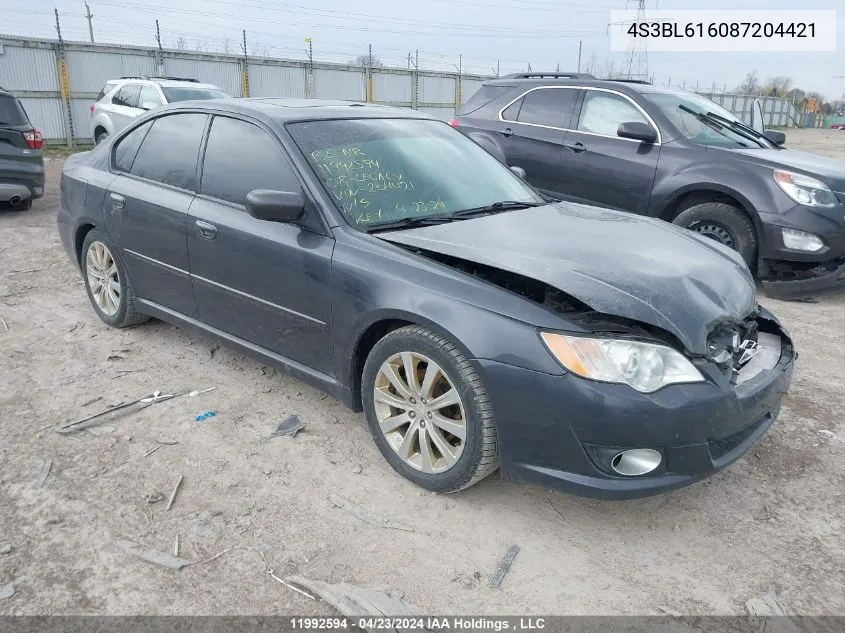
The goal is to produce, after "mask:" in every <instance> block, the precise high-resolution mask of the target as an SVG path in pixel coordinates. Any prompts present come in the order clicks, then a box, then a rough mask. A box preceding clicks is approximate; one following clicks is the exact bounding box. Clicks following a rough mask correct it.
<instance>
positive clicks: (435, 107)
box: [0, 35, 486, 142]
mask: <svg viewBox="0 0 845 633" xmlns="http://www.w3.org/2000/svg"><path fill="white" fill-rule="evenodd" d="M0 41H2V42H3V51H4V54H3V55H0V85H2V86H5V87H6V88H9V89H11V90H13V91H15V92H16V93H17V94H18V95H19V97H21V101H22V102H23V104H24V107H25V108H26V110H27V112H28V113H29V117H30V119H31V120H32V122H33V124H34V125H35V126H36V127H38V128H39V129H40V130H41V132H42V133H43V134H44V137H45V138H46V139H48V140H51V141H62V142H64V141H65V140H66V139H67V137H68V133H69V132H68V127H69V126H70V125H72V126H73V137H74V139H75V140H76V141H83V142H88V141H90V140H91V129H90V113H89V106H90V105H91V103H92V102H93V100H94V99H95V98H96V96H97V94H98V93H99V91H100V89H101V88H102V86H103V84H104V83H105V82H106V81H108V80H109V79H117V78H119V77H130V76H131V77H145V76H154V75H157V74H158V73H160V72H161V70H160V68H161V66H163V68H164V74H166V75H170V76H177V77H192V78H195V79H199V80H200V81H203V82H207V83H213V84H216V85H218V86H220V87H221V88H223V90H225V91H226V92H228V93H229V94H231V95H233V96H243V95H242V93H241V91H242V87H241V86H242V76H241V73H242V68H243V67H244V63H243V60H242V59H240V58H239V57H237V56H234V55H217V54H212V53H199V52H187V51H174V50H165V51H162V52H160V51H159V50H158V49H156V48H146V47H138V46H119V45H100V44H97V45H92V44H85V43H82V42H65V59H66V62H67V69H68V78H69V90H70V92H69V94H68V97H69V100H70V114H71V119H70V120H68V117H67V113H66V109H65V108H64V107H63V106H62V101H61V94H60V85H59V79H58V66H57V60H58V43H57V42H56V41H54V40H40V39H32V38H23V37H17V36H4V35H0ZM246 66H247V68H248V72H249V89H250V95H251V96H254V97H281V98H285V97H295V98H302V97H307V96H309V95H308V93H307V86H308V84H309V82H308V74H309V64H308V63H307V62H305V61H300V60H268V59H265V58H249V59H248V60H247V64H246ZM456 79H457V77H456V73H438V72H429V71H425V72H423V71H421V72H419V73H417V72H416V71H411V70H407V69H404V68H390V69H388V68H380V69H375V70H373V71H372V81H373V94H372V99H373V101H374V102H376V103H390V104H393V105H402V106H409V107H415V106H417V107H419V109H420V110H423V111H425V112H429V113H431V114H433V115H434V116H437V117H439V118H442V119H449V118H451V117H452V115H453V114H454V112H455V97H456V90H455V86H456ZM485 79H486V78H484V77H480V76H477V75H470V76H467V75H464V76H463V77H462V80H461V82H462V85H461V97H462V101H466V100H467V99H469V97H471V96H472V95H473V94H474V93H475V91H476V90H477V89H478V87H479V86H480V85H481V84H482V83H483V82H484V81H485ZM311 85H312V87H313V94H312V95H311V96H314V97H317V98H323V99H344V100H350V101H365V100H366V99H367V72H366V70H365V69H362V68H357V67H352V66H346V65H343V64H324V63H319V64H315V66H314V68H313V78H312V82H311Z"/></svg>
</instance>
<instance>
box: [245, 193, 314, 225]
mask: <svg viewBox="0 0 845 633" xmlns="http://www.w3.org/2000/svg"><path fill="white" fill-rule="evenodd" d="M304 211H305V200H304V199H303V198H302V194H301V193H298V192H297V193H292V192H290V191H272V190H270V189H256V190H255V191H250V192H249V193H248V194H247V196H246V212H247V213H249V214H250V215H251V216H252V217H254V218H256V219H258V220H267V221H269V222H293V221H295V220H298V219H299V218H301V217H302V214H303V213H304Z"/></svg>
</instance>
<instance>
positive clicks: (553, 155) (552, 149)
mask: <svg viewBox="0 0 845 633" xmlns="http://www.w3.org/2000/svg"><path fill="white" fill-rule="evenodd" d="M579 94H580V89H578V88H574V87H563V86H559V87H554V86H544V87H542V88H534V89H533V90H530V91H528V92H527V93H525V94H524V95H523V96H521V97H520V98H518V99H516V100H515V101H513V102H512V103H511V104H510V105H508V106H507V107H505V108H504V109H503V110H502V111H501V113H500V114H499V119H500V122H499V126H500V128H499V130H498V132H499V134H500V135H501V137H502V138H501V141H500V147H502V149H503V150H504V152H505V157H506V161H507V164H508V166H518V167H522V168H523V169H524V170H525V175H526V179H527V180H528V182H530V183H531V184H532V185H534V186H535V187H537V188H538V189H541V190H543V191H545V192H547V193H551V194H555V193H556V192H557V187H558V171H559V169H560V160H561V154H562V151H563V147H562V146H563V140H564V136H565V134H566V132H565V128H566V126H567V125H569V120H570V118H571V116H572V111H573V109H574V107H575V103H576V101H577V98H578V95H579Z"/></svg>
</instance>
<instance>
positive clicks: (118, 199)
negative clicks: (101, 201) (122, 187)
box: [109, 193, 126, 209]
mask: <svg viewBox="0 0 845 633" xmlns="http://www.w3.org/2000/svg"><path fill="white" fill-rule="evenodd" d="M109 197H110V198H111V206H112V207H113V208H115V209H122V208H123V207H124V206H125V205H126V198H124V197H123V196H121V195H120V194H119V193H112V194H109Z"/></svg>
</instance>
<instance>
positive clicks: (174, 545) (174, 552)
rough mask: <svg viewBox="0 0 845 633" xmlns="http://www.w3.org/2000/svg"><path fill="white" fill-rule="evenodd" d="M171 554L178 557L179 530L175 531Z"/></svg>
mask: <svg viewBox="0 0 845 633" xmlns="http://www.w3.org/2000/svg"><path fill="white" fill-rule="evenodd" d="M173 555H174V556H176V557H177V558H178V557H179V532H176V540H175V541H174V542H173Z"/></svg>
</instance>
